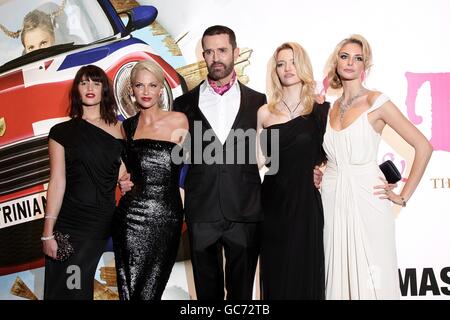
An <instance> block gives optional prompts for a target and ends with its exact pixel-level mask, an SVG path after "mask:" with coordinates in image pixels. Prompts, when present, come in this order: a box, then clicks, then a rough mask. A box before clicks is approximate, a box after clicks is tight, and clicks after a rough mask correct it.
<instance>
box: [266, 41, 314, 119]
mask: <svg viewBox="0 0 450 320" xmlns="http://www.w3.org/2000/svg"><path fill="white" fill-rule="evenodd" d="M285 49H290V50H292V52H293V54H294V66H295V70H296V71H297V76H298V77H299V78H300V82H301V84H302V90H301V92H300V97H299V99H300V101H301V103H302V105H303V108H304V109H303V112H302V115H306V114H309V113H311V112H312V109H313V105H314V94H315V85H316V83H315V81H314V76H313V71H312V66H311V61H310V59H309V56H308V54H307V53H306V51H305V49H303V47H302V46H301V45H299V44H298V43H295V42H285V43H283V44H282V45H280V46H279V47H278V48H277V49H276V50H275V52H274V53H273V55H272V58H270V62H269V68H270V69H269V70H270V74H269V76H270V79H269V90H268V95H269V103H268V109H269V111H270V112H273V113H275V114H278V113H280V111H278V110H277V108H276V105H277V104H278V103H280V102H281V99H282V98H283V87H282V84H281V82H280V78H279V77H278V74H277V56H278V53H279V52H280V51H281V50H285Z"/></svg>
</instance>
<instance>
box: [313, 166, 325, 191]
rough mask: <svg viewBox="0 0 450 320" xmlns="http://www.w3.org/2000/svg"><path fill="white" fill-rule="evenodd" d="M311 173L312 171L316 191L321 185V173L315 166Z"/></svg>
mask: <svg viewBox="0 0 450 320" xmlns="http://www.w3.org/2000/svg"><path fill="white" fill-rule="evenodd" d="M313 171H314V185H315V186H316V188H317V189H319V188H320V184H321V183H322V176H323V173H322V171H321V170H320V169H319V166H315V167H314V170H313Z"/></svg>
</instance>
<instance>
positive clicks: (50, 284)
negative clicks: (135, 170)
mask: <svg viewBox="0 0 450 320" xmlns="http://www.w3.org/2000/svg"><path fill="white" fill-rule="evenodd" d="M70 97H71V105H70V114H69V115H70V117H71V118H72V119H71V120H69V121H66V122H63V123H60V124H57V125H55V126H54V127H53V128H52V129H51V130H50V133H49V153H50V182H49V185H48V190H47V206H46V214H45V223H44V232H43V236H42V242H43V250H44V253H45V255H46V261H45V283H44V299H46V300H47V299H49V300H50V299H63V300H75V299H76V300H81V299H83V300H85V299H91V300H92V299H93V292H94V290H93V285H94V276H95V271H96V267H97V264H98V262H99V260H100V257H101V255H102V254H103V251H104V249H105V245H106V241H107V239H108V237H109V236H110V232H111V223H112V217H113V213H114V209H115V189H116V183H117V180H118V176H119V167H120V165H121V158H120V157H121V153H122V150H123V139H122V132H121V129H120V127H121V123H120V122H118V121H117V119H116V105H115V100H114V96H113V94H112V89H111V87H110V84H109V81H108V78H107V76H106V74H105V72H104V71H103V70H102V69H100V68H98V67H96V66H92V65H89V66H84V67H82V68H81V69H80V70H79V71H78V72H77V74H76V76H75V79H74V81H73V84H72V89H71V95H70ZM54 231H59V232H61V233H64V234H68V235H69V236H70V238H69V240H70V242H71V243H72V245H73V248H74V253H73V254H72V256H70V258H69V259H68V260H66V261H57V260H55V258H56V257H57V249H58V245H57V243H56V241H55V239H54V235H53V232H54Z"/></svg>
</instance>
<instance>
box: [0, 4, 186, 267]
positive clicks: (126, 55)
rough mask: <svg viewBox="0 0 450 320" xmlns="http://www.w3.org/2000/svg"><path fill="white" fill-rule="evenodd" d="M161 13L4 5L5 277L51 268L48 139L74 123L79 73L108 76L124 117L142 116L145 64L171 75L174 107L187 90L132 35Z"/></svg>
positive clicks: (1, 236) (1, 255) (1, 163)
mask: <svg viewBox="0 0 450 320" xmlns="http://www.w3.org/2000/svg"><path fill="white" fill-rule="evenodd" d="M157 14H158V13H157V10H156V8H154V7H152V6H138V7H135V8H133V9H131V10H130V11H129V12H128V13H127V19H124V18H123V17H121V16H119V15H118V13H117V12H116V10H115V9H114V7H113V6H112V4H111V3H110V2H109V1H107V0H98V1H93V0H51V1H49V0H36V1H23V0H0V276H1V275H6V274H10V273H14V272H20V271H23V270H29V269H33V268H38V267H41V266H43V262H44V260H43V253H42V244H41V241H40V240H39V238H40V236H41V233H42V226H43V215H44V212H45V202H46V200H45V191H46V188H47V183H48V180H49V171H50V169H49V159H48V150H47V135H48V132H49V130H50V128H51V127H52V126H53V125H54V124H56V123H58V122H61V121H65V120H67V119H68V118H67V117H66V114H67V108H68V106H69V89H70V85H71V82H72V80H73V78H74V76H75V74H76V72H77V71H78V69H79V68H80V67H81V66H83V65H86V64H95V65H97V66H99V67H101V68H102V69H103V70H105V71H106V73H107V75H108V76H109V78H110V80H111V82H112V83H113V85H114V90H115V94H116V102H117V104H118V106H119V112H120V114H119V117H120V118H121V119H125V118H128V117H130V116H132V115H134V114H135V113H136V110H135V109H134V105H133V103H132V102H133V101H132V97H131V96H130V94H129V80H128V78H129V73H130V71H131V68H132V67H133V66H134V65H135V64H136V63H137V62H138V61H140V60H144V59H152V60H154V61H156V62H157V63H158V64H159V65H160V66H161V67H162V69H163V70H164V73H165V90H164V95H163V104H164V107H165V108H166V109H170V108H171V105H172V101H173V99H174V98H176V97H177V96H179V95H181V94H182V93H183V91H184V90H185V89H186V87H185V84H184V80H183V78H182V77H181V76H180V75H179V74H178V73H177V71H176V70H175V69H173V68H172V67H171V66H170V65H169V64H168V63H167V62H165V61H164V60H163V59H162V58H161V57H160V56H159V55H158V53H157V52H155V51H154V50H153V49H152V47H150V46H149V45H148V44H147V43H145V42H144V41H142V40H140V39H138V38H135V37H133V36H132V35H131V34H130V33H131V32H132V31H133V30H137V29H140V28H143V27H146V26H148V25H149V24H150V23H152V22H153V21H154V20H155V19H156V16H157ZM124 20H128V21H126V23H124Z"/></svg>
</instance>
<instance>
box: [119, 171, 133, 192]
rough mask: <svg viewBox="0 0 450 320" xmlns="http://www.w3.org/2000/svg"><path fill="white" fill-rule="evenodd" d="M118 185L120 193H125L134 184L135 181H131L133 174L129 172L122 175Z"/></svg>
mask: <svg viewBox="0 0 450 320" xmlns="http://www.w3.org/2000/svg"><path fill="white" fill-rule="evenodd" d="M117 185H118V186H119V189H120V194H121V195H124V194H125V193H127V192H128V191H130V190H131V188H132V187H133V186H134V183H133V182H132V181H131V175H130V174H129V173H125V174H124V175H123V176H121V177H120V179H119V181H117Z"/></svg>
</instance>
